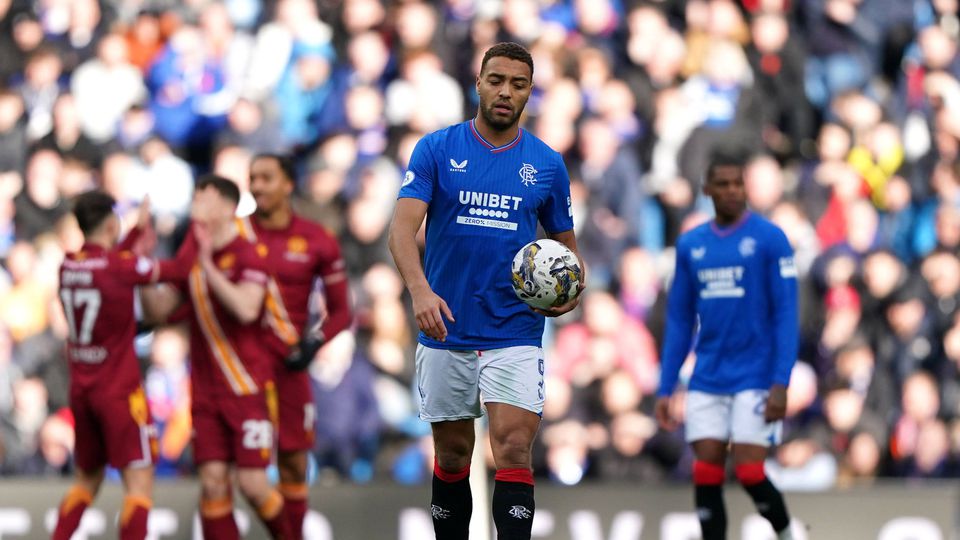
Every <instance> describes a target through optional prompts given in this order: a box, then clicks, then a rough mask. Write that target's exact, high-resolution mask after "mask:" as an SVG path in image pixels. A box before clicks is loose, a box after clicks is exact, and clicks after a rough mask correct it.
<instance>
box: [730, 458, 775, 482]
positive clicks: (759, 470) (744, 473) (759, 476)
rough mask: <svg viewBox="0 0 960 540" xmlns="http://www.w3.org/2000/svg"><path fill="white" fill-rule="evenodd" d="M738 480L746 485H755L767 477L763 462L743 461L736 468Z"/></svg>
mask: <svg viewBox="0 0 960 540" xmlns="http://www.w3.org/2000/svg"><path fill="white" fill-rule="evenodd" d="M734 471H735V473H736V475H737V480H739V481H740V483H741V484H743V485H744V486H754V485H757V484H759V483H761V482H763V481H764V480H766V479H767V475H766V473H765V472H764V470H763V462H762V461H755V462H752V463H741V464H739V465H737V466H736V468H735V469H734Z"/></svg>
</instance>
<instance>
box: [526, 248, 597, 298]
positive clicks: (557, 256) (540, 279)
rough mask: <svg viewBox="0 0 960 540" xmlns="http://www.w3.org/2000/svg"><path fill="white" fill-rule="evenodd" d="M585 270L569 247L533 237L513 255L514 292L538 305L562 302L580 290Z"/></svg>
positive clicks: (574, 296)
mask: <svg viewBox="0 0 960 540" xmlns="http://www.w3.org/2000/svg"><path fill="white" fill-rule="evenodd" d="M582 278H583V271H582V270H581V268H580V261H579V259H577V256H576V255H574V253H573V252H572V251H570V248H568V247H567V246H565V245H563V244H561V243H560V242H557V241H556V240H534V241H533V242H530V243H529V244H527V245H525V246H523V247H522V248H520V251H518V252H517V254H516V255H514V257H513V292H514V293H516V295H517V298H519V299H520V300H522V301H523V302H525V303H526V304H527V305H529V306H532V307H535V308H538V309H549V308H551V307H556V306H562V305H563V304H566V303H567V302H569V301H570V300H571V299H573V298H576V296H577V295H578V294H580V289H581V286H580V285H581V280H582Z"/></svg>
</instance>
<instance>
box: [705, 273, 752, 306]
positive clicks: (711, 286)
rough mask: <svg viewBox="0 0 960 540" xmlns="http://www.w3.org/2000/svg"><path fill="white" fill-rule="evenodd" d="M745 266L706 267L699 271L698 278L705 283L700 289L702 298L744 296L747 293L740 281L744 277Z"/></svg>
mask: <svg viewBox="0 0 960 540" xmlns="http://www.w3.org/2000/svg"><path fill="white" fill-rule="evenodd" d="M743 272H744V267H742V266H721V267H718V268H704V269H703V270H700V271H698V272H697V278H698V279H699V280H700V283H702V284H703V288H701V289H700V298H702V299H704V300H709V299H713V298H742V297H743V296H744V294H745V291H744V289H743V287H741V286H740V281H741V280H742V279H743Z"/></svg>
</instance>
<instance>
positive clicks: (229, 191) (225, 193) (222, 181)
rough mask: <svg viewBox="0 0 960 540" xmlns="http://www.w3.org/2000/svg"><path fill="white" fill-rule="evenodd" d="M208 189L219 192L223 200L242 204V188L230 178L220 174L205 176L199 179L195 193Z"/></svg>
mask: <svg viewBox="0 0 960 540" xmlns="http://www.w3.org/2000/svg"><path fill="white" fill-rule="evenodd" d="M207 188H213V189H215V190H217V193H219V194H220V195H221V196H222V197H223V198H225V199H227V200H230V201H232V202H233V204H240V188H238V187H237V184H235V183H234V182H233V180H230V179H229V178H224V177H223V176H220V175H218V174H212V173H208V174H204V175H202V176H200V178H198V179H197V184H196V187H195V188H194V191H203V190H205V189H207Z"/></svg>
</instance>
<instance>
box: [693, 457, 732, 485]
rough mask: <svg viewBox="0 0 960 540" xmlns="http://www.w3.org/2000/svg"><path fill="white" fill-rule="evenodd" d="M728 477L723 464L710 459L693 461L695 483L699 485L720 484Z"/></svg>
mask: <svg viewBox="0 0 960 540" xmlns="http://www.w3.org/2000/svg"><path fill="white" fill-rule="evenodd" d="M725 477H726V472H725V471H724V469H723V465H718V464H716V463H710V462H709V461H700V460H697V461H694V462H693V483H694V485H697V486H720V485H723V481H724V479H725Z"/></svg>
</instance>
